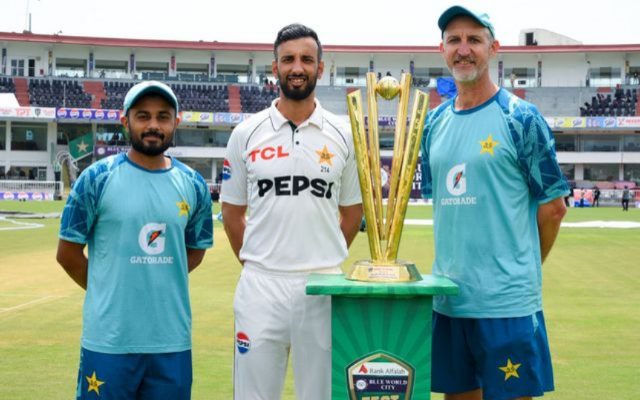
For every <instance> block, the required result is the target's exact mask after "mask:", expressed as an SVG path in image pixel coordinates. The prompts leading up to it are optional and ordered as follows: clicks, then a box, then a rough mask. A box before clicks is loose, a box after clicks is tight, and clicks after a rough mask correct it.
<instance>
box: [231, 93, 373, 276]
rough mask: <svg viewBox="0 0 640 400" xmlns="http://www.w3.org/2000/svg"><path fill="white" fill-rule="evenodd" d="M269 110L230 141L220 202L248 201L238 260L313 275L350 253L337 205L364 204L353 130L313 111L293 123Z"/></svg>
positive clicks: (239, 128)
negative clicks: (341, 229)
mask: <svg viewBox="0 0 640 400" xmlns="http://www.w3.org/2000/svg"><path fill="white" fill-rule="evenodd" d="M278 101H279V99H276V100H274V101H273V103H272V104H271V107H270V108H268V109H266V110H263V111H261V112H259V113H257V114H256V115H254V116H252V117H251V118H249V119H248V120H246V121H243V122H242V123H241V124H239V125H238V126H237V127H236V128H235V129H234V130H233V132H232V134H231V138H230V139H229V143H228V144H227V150H226V157H225V161H224V167H223V181H222V190H221V200H222V202H224V203H229V204H234V205H246V206H248V211H249V217H248V221H247V228H246V230H245V233H244V239H243V246H242V249H241V250H240V258H241V259H243V260H245V266H253V267H257V268H262V269H264V270H268V271H273V272H312V271H314V270H320V269H327V268H331V267H337V266H339V265H340V264H341V263H342V262H343V261H344V260H345V258H346V257H347V245H346V242H345V239H344V236H343V235H342V232H341V231H340V222H339V212H338V206H350V205H354V204H359V203H361V202H362V201H361V195H360V187H359V184H358V172H357V168H356V161H355V154H354V150H353V138H352V135H351V130H350V129H348V128H347V126H346V123H345V122H344V121H342V120H340V119H339V118H338V117H336V116H335V115H333V114H332V113H330V112H328V111H325V110H323V109H322V107H321V106H320V103H319V102H318V101H317V100H316V102H315V104H316V108H315V110H314V112H313V114H311V116H310V117H309V119H308V120H306V121H304V122H303V123H302V124H300V125H299V126H298V127H294V126H293V125H292V124H291V123H290V122H289V121H288V120H287V119H286V118H285V117H284V116H283V115H282V114H281V113H280V111H278V109H277V108H276V104H277V102H278Z"/></svg>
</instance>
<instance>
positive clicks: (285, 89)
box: [278, 73, 318, 100]
mask: <svg viewBox="0 0 640 400" xmlns="http://www.w3.org/2000/svg"><path fill="white" fill-rule="evenodd" d="M296 77H301V78H306V83H307V84H306V85H303V86H301V87H289V85H288V78H296ZM278 81H279V82H280V90H281V91H282V94H283V95H284V97H286V98H287V99H290V100H304V99H306V98H307V97H309V96H310V95H311V93H313V91H314V90H315V88H316V82H317V81H318V74H317V73H316V74H315V75H312V76H305V75H303V74H297V75H279V76H278Z"/></svg>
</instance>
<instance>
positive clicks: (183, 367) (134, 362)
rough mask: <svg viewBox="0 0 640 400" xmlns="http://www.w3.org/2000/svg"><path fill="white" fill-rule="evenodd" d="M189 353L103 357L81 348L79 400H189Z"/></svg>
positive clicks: (104, 354) (108, 355)
mask: <svg viewBox="0 0 640 400" xmlns="http://www.w3.org/2000/svg"><path fill="white" fill-rule="evenodd" d="M192 380H193V378H192V369H191V350H187V351H181V352H178V353H151V354H138V353H136V354H106V353H97V352H95V351H90V350H87V349H84V348H82V349H81V350H80V368H79V370H78V386H77V392H76V398H77V399H78V400H81V399H82V400H85V399H93V400H96V399H100V400H116V399H118V400H165V399H166V400H189V399H191V382H192Z"/></svg>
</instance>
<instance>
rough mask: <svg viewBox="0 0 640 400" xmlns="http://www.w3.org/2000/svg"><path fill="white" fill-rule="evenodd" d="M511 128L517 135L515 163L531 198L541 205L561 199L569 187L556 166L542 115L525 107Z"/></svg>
mask: <svg viewBox="0 0 640 400" xmlns="http://www.w3.org/2000/svg"><path fill="white" fill-rule="evenodd" d="M514 128H515V130H516V131H520V134H519V135H517V136H520V138H521V141H520V142H521V143H520V146H517V149H518V160H519V163H520V167H521V168H522V170H523V172H524V175H525V178H526V180H527V182H528V184H529V190H530V191H531V194H532V196H533V198H534V199H536V200H537V201H538V203H540V204H543V203H548V202H549V201H551V200H553V199H556V198H558V197H562V196H565V195H566V194H567V193H568V192H569V187H568V185H567V182H566V179H565V178H564V175H563V174H562V170H561V169H560V166H559V165H558V160H557V157H556V151H555V140H554V137H553V132H551V128H549V125H547V122H546V121H545V120H544V118H543V117H542V115H541V114H540V113H539V112H538V111H537V109H536V108H535V107H533V106H529V107H528V108H527V109H526V111H523V112H522V114H521V115H519V116H516V118H515V121H514Z"/></svg>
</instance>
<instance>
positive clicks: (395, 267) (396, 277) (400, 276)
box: [346, 260, 422, 282]
mask: <svg viewBox="0 0 640 400" xmlns="http://www.w3.org/2000/svg"><path fill="white" fill-rule="evenodd" d="M346 279H349V280H351V281H361V282H415V281H420V280H422V275H420V272H418V268H417V267H416V265H415V264H413V263H410V262H406V261H401V260H397V261H396V262H393V263H389V264H381V263H379V262H374V261H371V260H360V261H356V263H355V264H353V266H352V267H351V271H349V273H348V274H347V276H346Z"/></svg>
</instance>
